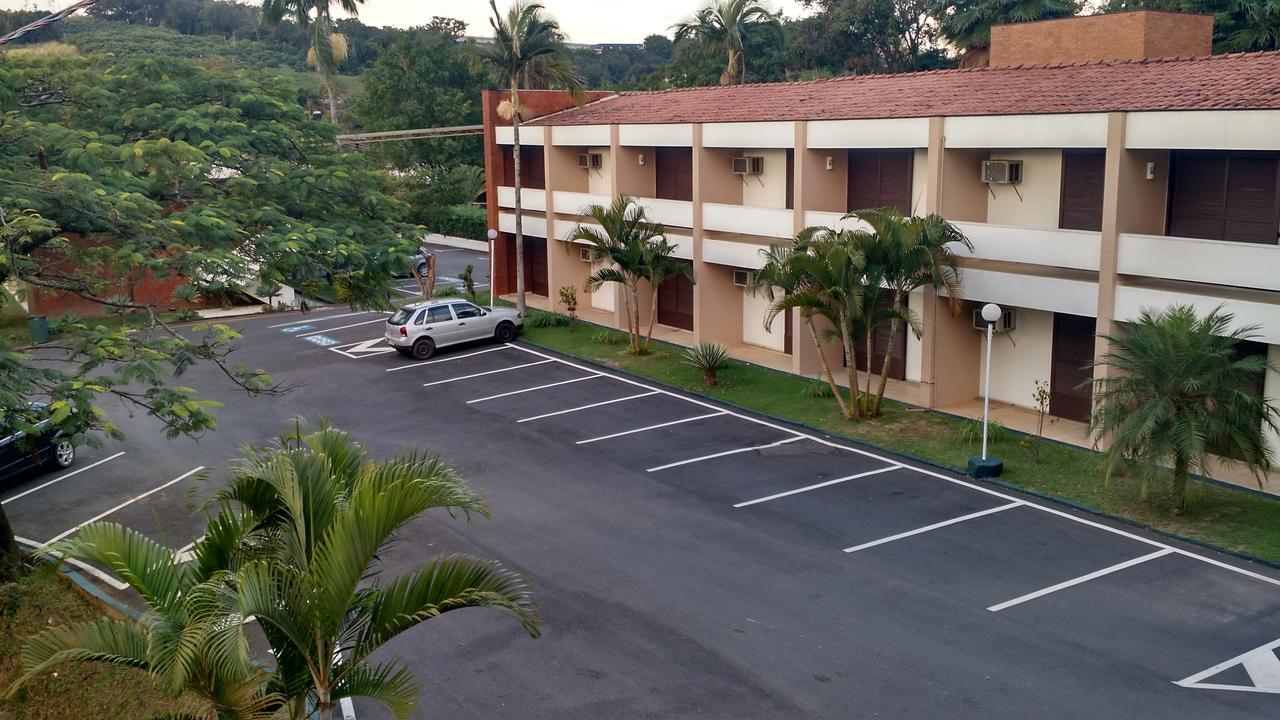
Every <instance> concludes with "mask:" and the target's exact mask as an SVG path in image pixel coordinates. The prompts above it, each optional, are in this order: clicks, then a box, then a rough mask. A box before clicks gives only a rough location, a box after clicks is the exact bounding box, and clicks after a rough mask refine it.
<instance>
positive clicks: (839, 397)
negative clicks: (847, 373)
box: [804, 315, 849, 417]
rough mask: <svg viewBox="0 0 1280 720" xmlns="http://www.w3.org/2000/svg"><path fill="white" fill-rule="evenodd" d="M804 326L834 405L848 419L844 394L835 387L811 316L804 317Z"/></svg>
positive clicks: (829, 366)
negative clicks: (834, 401)
mask: <svg viewBox="0 0 1280 720" xmlns="http://www.w3.org/2000/svg"><path fill="white" fill-rule="evenodd" d="M804 325H805V327H807V328H809V335H810V336H811V337H813V345H814V347H816V348H817V349H818V361H819V362H821V363H822V375H823V377H825V378H826V379H827V385H828V386H829V387H830V388H831V394H832V395H833V396H834V397H835V399H836V405H839V406H840V414H841V415H843V416H845V417H849V410H848V408H846V407H845V404H844V394H843V393H841V392H840V386H839V385H836V376H835V375H832V374H831V363H829V362H827V353H826V350H825V348H823V347H822V339H821V338H819V337H818V328H816V327H814V325H813V316H812V315H805V316H804Z"/></svg>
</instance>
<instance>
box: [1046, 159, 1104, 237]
mask: <svg viewBox="0 0 1280 720" xmlns="http://www.w3.org/2000/svg"><path fill="white" fill-rule="evenodd" d="M1106 165H1107V153H1106V151H1105V150H1063V151H1062V208H1061V213H1060V215H1061V217H1060V218H1059V220H1058V227H1061V228H1067V229H1071V230H1101V229H1102V185H1103V176H1104V174H1105V172H1106Z"/></svg>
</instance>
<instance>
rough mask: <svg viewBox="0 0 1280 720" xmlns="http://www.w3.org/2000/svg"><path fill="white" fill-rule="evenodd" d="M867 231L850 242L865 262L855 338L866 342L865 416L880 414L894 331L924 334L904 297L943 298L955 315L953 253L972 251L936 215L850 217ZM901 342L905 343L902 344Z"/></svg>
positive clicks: (957, 291)
mask: <svg viewBox="0 0 1280 720" xmlns="http://www.w3.org/2000/svg"><path fill="white" fill-rule="evenodd" d="M845 218H846V219H847V218H857V219H858V220H861V221H862V222H864V223H866V224H867V225H868V226H869V227H870V230H869V231H868V230H855V231H854V232H853V233H852V234H851V235H850V236H849V239H850V241H851V242H852V243H853V244H854V246H855V247H856V248H857V249H858V252H859V253H860V254H861V255H862V257H863V258H864V259H865V261H866V266H865V270H866V274H865V276H864V282H865V289H864V291H863V301H864V303H865V309H864V312H863V314H862V320H861V322H860V323H859V324H858V328H857V332H858V333H860V334H861V335H862V336H863V339H864V340H865V342H866V352H867V354H866V357H867V387H866V391H865V393H864V398H865V399H866V402H867V403H868V407H867V408H865V410H866V414H867V415H868V416H870V417H875V416H877V415H879V414H880V406H881V404H882V403H883V402H884V390H885V384H886V382H887V381H888V376H889V363H890V360H891V359H892V357H893V348H894V343H895V342H897V341H898V328H899V327H902V326H905V327H907V328H910V329H911V331H912V332H913V333H915V335H916V337H920V335H921V334H922V333H923V329H922V326H921V324H920V318H919V317H917V316H916V314H915V312H913V311H912V310H911V308H910V307H909V305H908V303H907V298H908V296H910V295H911V293H912V292H914V291H916V290H918V289H920V288H922V287H926V286H928V287H932V288H934V289H936V290H942V291H944V292H946V294H947V297H948V298H949V299H950V302H951V307H952V310H953V311H955V312H959V310H960V303H961V300H962V296H961V288H960V274H959V267H958V264H957V261H956V254H955V250H954V248H956V247H964V248H968V249H970V250H972V249H973V244H972V243H971V242H969V239H968V238H967V237H965V236H964V233H962V232H960V230H959V229H958V228H956V226H954V225H952V224H951V223H949V222H947V221H946V220H944V219H942V218H941V217H940V216H938V215H929V216H927V217H904V216H903V215H902V214H901V213H899V212H897V211H896V210H888V209H869V210H857V211H854V212H852V213H849V214H848V215H846V216H845ZM885 324H888V325H889V340H888V343H886V346H885V351H884V359H883V360H882V361H881V367H880V381H879V385H878V386H877V388H876V390H875V392H874V393H872V391H871V375H872V373H871V368H872V367H874V365H873V363H874V361H875V357H874V354H873V353H872V347H873V343H872V339H873V337H874V335H875V332H876V330H877V329H878V328H880V327H881V326H883V325H885ZM904 342H905V340H904Z"/></svg>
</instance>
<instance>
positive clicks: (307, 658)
mask: <svg viewBox="0 0 1280 720" xmlns="http://www.w3.org/2000/svg"><path fill="white" fill-rule="evenodd" d="M235 472H236V476H235V478H234V479H233V480H232V481H231V483H230V485H229V486H228V487H227V488H226V489H225V490H223V491H222V492H220V493H219V494H218V496H217V497H216V498H215V502H217V503H218V504H220V505H221V506H222V507H223V512H232V511H237V512H239V513H241V514H242V515H243V517H244V518H245V524H246V525H248V526H249V527H251V528H252V531H251V532H250V533H248V534H247V535H246V537H245V538H244V540H242V543H241V545H242V548H244V552H243V553H242V558H241V561H240V562H239V564H238V565H237V566H236V567H235V568H234V569H233V573H232V578H231V579H232V582H233V584H234V586H235V601H236V607H235V612H234V613H233V617H236V618H244V617H254V618H256V619H257V621H258V623H259V624H260V625H261V626H262V629H263V632H264V634H265V635H266V637H267V640H268V642H269V643H270V645H271V650H272V654H273V655H274V657H275V660H276V665H277V669H276V682H277V684H278V685H279V686H280V688H281V691H280V692H281V693H282V694H283V695H284V696H285V697H286V698H288V700H289V702H290V706H291V709H292V711H293V716H294V717H302V713H303V712H304V710H305V708H307V707H314V708H316V709H318V710H319V712H320V713H321V716H322V717H329V716H330V715H331V714H332V711H333V709H334V708H335V707H336V706H337V705H338V703H339V701H340V700H342V699H344V698H350V697H368V698H371V699H373V700H376V701H378V702H380V703H382V704H383V705H385V706H386V707H387V708H388V709H389V710H391V712H392V714H393V715H395V717H397V718H404V717H408V716H409V715H410V714H411V713H412V712H413V709H414V707H415V705H416V698H417V693H418V691H417V688H416V687H414V685H413V682H412V678H411V676H410V673H409V672H408V671H407V670H405V669H404V668H402V667H399V666H398V665H397V664H395V663H391V662H387V663H380V664H372V663H370V661H369V657H370V655H371V654H373V652H374V651H376V650H377V649H378V648H379V647H381V646H382V645H383V644H384V643H386V642H387V641H389V640H391V639H392V638H394V637H396V636H397V635H399V634H400V633H403V632H405V631H407V630H409V629H410V628H412V627H414V626H415V625H418V624H419V623H422V622H424V621H426V620H430V619H432V618H434V617H437V616H439V615H441V614H442V613H446V612H450V611H453V610H459V609H462V608H467V607H490V608H497V609H500V610H503V611H505V612H507V613H509V614H511V615H512V616H514V617H515V618H516V619H517V620H518V621H519V623H520V625H521V626H522V627H523V628H524V629H525V631H526V632H528V633H529V635H530V636H532V637H537V636H538V634H539V631H538V623H537V617H536V614H535V605H534V602H533V598H532V596H531V595H530V593H529V590H528V588H527V587H526V585H525V582H524V581H523V580H522V579H521V578H520V577H519V576H517V575H515V574H514V573H511V572H509V571H507V570H505V569H503V568H502V567H501V566H499V565H498V564H496V563H492V562H488V561H483V560H479V559H476V558H472V557H468V556H462V555H446V556H440V557H437V558H435V559H434V560H432V561H431V562H430V563H429V564H427V565H426V566H425V567H423V568H421V569H419V570H417V571H416V572H412V573H409V574H407V575H402V576H400V577H397V578H394V579H391V580H383V579H381V578H380V577H379V576H378V575H379V571H380V564H381V559H382V558H383V557H384V556H385V554H386V552H387V551H388V549H389V547H390V546H391V545H392V543H393V542H395V540H396V538H397V535H398V533H399V531H400V529H401V528H403V527H404V526H405V525H406V524H408V523H409V522H411V521H413V520H414V519H416V518H418V517H419V516H421V515H422V514H423V513H424V512H426V511H427V510H429V509H431V508H441V507H442V508H446V509H448V510H449V511H450V512H451V513H453V512H455V511H461V512H462V513H464V514H466V515H470V514H471V513H476V514H479V515H482V516H487V515H488V512H487V511H486V510H485V508H484V505H483V503H482V502H481V500H480V498H479V497H478V496H476V495H475V494H474V493H472V492H471V491H470V490H468V489H467V488H466V486H465V485H463V484H462V481H461V480H460V479H459V478H458V476H457V475H456V473H454V471H453V470H451V469H449V468H448V467H446V466H445V465H444V464H443V463H441V462H440V460H439V459H438V458H436V457H434V456H423V455H418V454H415V453H409V454H406V455H402V456H400V457H397V458H394V459H392V460H389V461H385V462H371V461H370V460H369V459H368V457H367V454H366V450H365V448H364V446H363V445H361V444H359V443H356V442H354V441H353V440H352V438H351V437H350V435H348V434H347V433H345V432H342V431H340V430H337V429H334V428H331V427H329V426H328V425H326V424H323V423H322V424H321V426H320V427H319V429H317V430H315V431H313V432H309V433H306V434H302V433H300V432H295V433H294V434H292V435H290V436H287V437H285V438H283V439H282V440H281V441H280V443H279V444H278V445H276V446H274V447H271V448H266V449H252V448H251V449H249V450H248V451H247V452H246V455H245V458H244V459H243V460H241V461H240V462H238V463H237V464H236V466H235Z"/></svg>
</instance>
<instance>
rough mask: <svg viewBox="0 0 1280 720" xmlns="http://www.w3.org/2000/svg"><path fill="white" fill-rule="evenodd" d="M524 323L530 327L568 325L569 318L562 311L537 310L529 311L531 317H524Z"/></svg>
mask: <svg viewBox="0 0 1280 720" xmlns="http://www.w3.org/2000/svg"><path fill="white" fill-rule="evenodd" d="M524 324H525V325H526V326H528V327H535V328H545V327H566V326H567V325H568V324H569V318H567V317H565V316H564V315H561V314H560V313H549V312H542V311H540V310H535V311H532V312H530V313H529V317H527V318H525V319H524Z"/></svg>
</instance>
